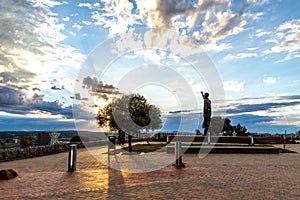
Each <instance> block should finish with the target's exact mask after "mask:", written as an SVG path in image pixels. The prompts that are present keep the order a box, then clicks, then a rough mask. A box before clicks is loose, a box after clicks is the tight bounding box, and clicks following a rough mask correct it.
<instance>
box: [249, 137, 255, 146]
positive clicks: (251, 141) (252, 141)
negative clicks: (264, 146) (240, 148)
mask: <svg viewBox="0 0 300 200" xmlns="http://www.w3.org/2000/svg"><path fill="white" fill-rule="evenodd" d="M250 145H254V137H253V135H250Z"/></svg>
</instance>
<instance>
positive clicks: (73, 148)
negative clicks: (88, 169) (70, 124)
mask: <svg viewBox="0 0 300 200" xmlns="http://www.w3.org/2000/svg"><path fill="white" fill-rule="evenodd" d="M76 160H77V144H71V145H70V149H69V160H68V172H73V171H75V170H76Z"/></svg>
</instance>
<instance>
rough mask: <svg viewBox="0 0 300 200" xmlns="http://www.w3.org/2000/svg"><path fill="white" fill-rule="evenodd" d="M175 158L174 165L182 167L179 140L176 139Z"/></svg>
mask: <svg viewBox="0 0 300 200" xmlns="http://www.w3.org/2000/svg"><path fill="white" fill-rule="evenodd" d="M175 159H176V167H177V168H181V167H183V164H182V155H181V141H177V142H176V143H175Z"/></svg>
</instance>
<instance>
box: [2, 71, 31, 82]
mask: <svg viewBox="0 0 300 200" xmlns="http://www.w3.org/2000/svg"><path fill="white" fill-rule="evenodd" d="M35 76H36V74H35V73H32V72H30V71H28V70H25V69H20V68H15V70H14V71H13V72H1V73H0V83H8V82H10V83H20V82H23V83H27V82H28V81H30V80H32V79H33V78H34V77H35Z"/></svg>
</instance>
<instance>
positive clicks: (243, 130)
mask: <svg viewBox="0 0 300 200" xmlns="http://www.w3.org/2000/svg"><path fill="white" fill-rule="evenodd" d="M233 130H234V131H235V132H236V135H237V136H245V135H246V133H247V129H246V127H245V126H241V124H237V125H236V126H233Z"/></svg>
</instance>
